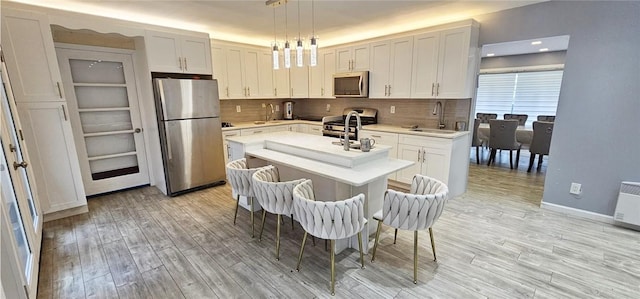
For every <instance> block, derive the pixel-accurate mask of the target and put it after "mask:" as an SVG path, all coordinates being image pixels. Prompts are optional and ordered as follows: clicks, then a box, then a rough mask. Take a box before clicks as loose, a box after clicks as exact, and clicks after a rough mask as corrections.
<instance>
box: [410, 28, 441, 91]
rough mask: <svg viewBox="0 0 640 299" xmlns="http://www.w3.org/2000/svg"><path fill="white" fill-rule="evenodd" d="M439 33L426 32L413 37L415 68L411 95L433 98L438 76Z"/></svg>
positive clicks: (413, 65)
mask: <svg viewBox="0 0 640 299" xmlns="http://www.w3.org/2000/svg"><path fill="white" fill-rule="evenodd" d="M439 44H440V35H439V34H438V33H433V32H431V33H425V34H419V35H416V36H415V37H414V38H413V64H412V67H413V70H412V76H411V97H412V98H423V99H424V98H432V97H434V96H435V84H436V80H437V76H438V45H439Z"/></svg>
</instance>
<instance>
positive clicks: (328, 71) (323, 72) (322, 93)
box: [309, 50, 336, 98]
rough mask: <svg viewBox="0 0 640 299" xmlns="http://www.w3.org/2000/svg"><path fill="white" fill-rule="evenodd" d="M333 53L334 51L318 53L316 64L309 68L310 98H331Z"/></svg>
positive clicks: (334, 60)
mask: <svg viewBox="0 0 640 299" xmlns="http://www.w3.org/2000/svg"><path fill="white" fill-rule="evenodd" d="M335 53H336V52H335V51H334V50H324V51H322V50H321V51H319V53H318V64H317V65H316V66H313V67H310V69H311V71H310V72H309V97H310V98H333V74H334V73H335V72H336V54H335Z"/></svg>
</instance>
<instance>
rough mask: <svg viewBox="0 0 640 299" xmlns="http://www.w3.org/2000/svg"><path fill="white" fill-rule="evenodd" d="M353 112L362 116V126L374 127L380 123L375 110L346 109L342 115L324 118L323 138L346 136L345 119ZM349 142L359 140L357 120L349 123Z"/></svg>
mask: <svg viewBox="0 0 640 299" xmlns="http://www.w3.org/2000/svg"><path fill="white" fill-rule="evenodd" d="M351 111H356V112H358V114H359V115H360V121H361V123H362V125H363V126H364V125H373V124H377V123H378V110H377V109H373V108H346V109H344V110H343V111H342V115H338V116H325V117H323V118H322V136H330V137H338V138H341V137H342V136H344V127H345V123H344V121H345V119H346V117H347V114H349V112H351ZM348 126H349V140H358V138H359V137H358V129H357V128H356V120H355V118H351V119H350V121H349V124H348Z"/></svg>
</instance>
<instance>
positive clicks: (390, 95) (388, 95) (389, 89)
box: [387, 85, 391, 96]
mask: <svg viewBox="0 0 640 299" xmlns="http://www.w3.org/2000/svg"><path fill="white" fill-rule="evenodd" d="M387 96H391V85H389V94H387Z"/></svg>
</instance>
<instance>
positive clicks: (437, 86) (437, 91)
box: [436, 83, 440, 95]
mask: <svg viewBox="0 0 640 299" xmlns="http://www.w3.org/2000/svg"><path fill="white" fill-rule="evenodd" d="M436 95H440V83H436Z"/></svg>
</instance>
